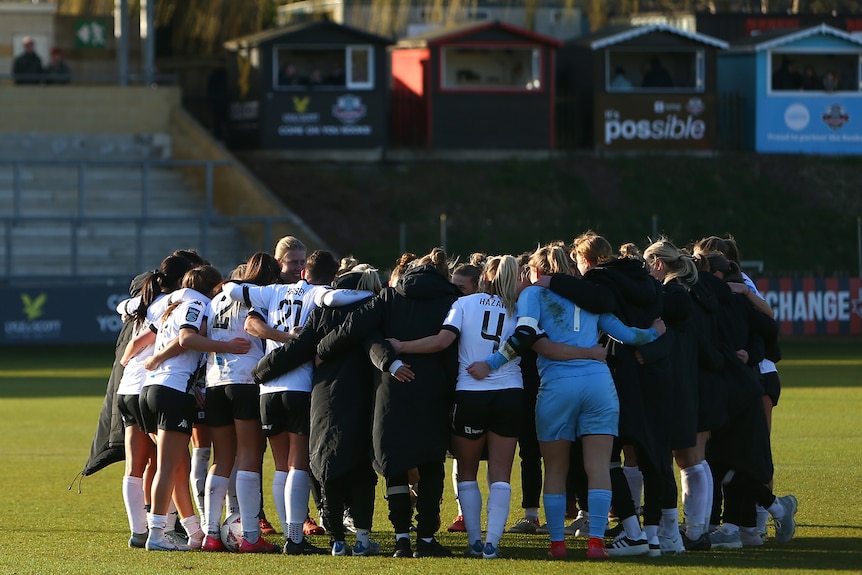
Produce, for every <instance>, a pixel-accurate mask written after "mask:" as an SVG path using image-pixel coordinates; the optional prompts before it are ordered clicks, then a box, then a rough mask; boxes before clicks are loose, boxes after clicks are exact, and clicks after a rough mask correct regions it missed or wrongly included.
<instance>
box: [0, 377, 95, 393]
mask: <svg viewBox="0 0 862 575" xmlns="http://www.w3.org/2000/svg"><path fill="white" fill-rule="evenodd" d="M107 384H108V378H107V376H102V375H100V376H98V377H96V378H91V377H88V378H81V379H71V378H69V377H68V376H67V375H63V376H57V377H56V378H46V377H38V378H20V377H6V376H3V375H2V374H0V399H39V398H44V399H59V398H62V397H105V389H106V387H107Z"/></svg>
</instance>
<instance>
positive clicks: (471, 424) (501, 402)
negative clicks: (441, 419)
mask: <svg viewBox="0 0 862 575" xmlns="http://www.w3.org/2000/svg"><path fill="white" fill-rule="evenodd" d="M523 404H524V390H523V389H517V388H513V389H501V390H499V391H456V392H455V407H454V409H453V410H452V433H453V434H455V435H457V436H458V437H465V438H467V439H479V438H480V437H482V436H483V435H485V433H487V432H488V431H491V432H493V433H496V434H497V435H501V436H503V437H518V435H519V434H520V432H521V420H522V419H523V415H524V405H523Z"/></svg>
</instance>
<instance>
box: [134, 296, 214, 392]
mask: <svg viewBox="0 0 862 575" xmlns="http://www.w3.org/2000/svg"><path fill="white" fill-rule="evenodd" d="M208 303H209V302H208V301H207V302H202V301H199V300H194V301H191V300H187V301H183V302H182V303H180V304H179V305H178V306H177V307H176V308H174V309H173V310H172V311H171V313H170V315H169V316H167V317H166V318H162V319H161V321H160V322H159V324H158V327H159V331H158V333H157V334H156V344H155V347H156V351H159V350H161V349H163V348H164V347H165V346H167V345H168V344H169V343H170V342H171V340H172V339H174V338H175V337H177V336H179V334H180V330H181V329H183V328H191V329H194V330H195V331H197V332H200V329H201V325H203V322H204V319H205V318H206V310H207V304H208ZM202 355H203V354H202V353H201V352H199V351H194V350H191V349H188V350H183V351H182V352H181V353H180V354H179V355H176V356H174V357H171V358H168V359H166V360H165V361H164V362H162V364H161V365H159V367H157V368H156V369H155V370H153V371H150V372H148V374H147V379H146V381H145V382H144V386H145V387H146V386H148V385H164V386H166V387H170V388H171V389H176V390H177V391H182V392H188V391H190V389H189V379H190V378H191V376H192V374H193V373H194V372H195V370H197V368H198V365H199V364H200V360H201V356H202Z"/></svg>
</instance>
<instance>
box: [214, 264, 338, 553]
mask: <svg viewBox="0 0 862 575" xmlns="http://www.w3.org/2000/svg"><path fill="white" fill-rule="evenodd" d="M303 263H304V265H305V272H304V274H305V279H301V280H300V281H298V282H296V283H292V284H275V285H267V286H252V285H244V284H238V283H234V282H227V283H226V284H225V285H224V286H223V288H222V290H223V291H224V293H226V294H227V295H228V296H229V297H230V298H231V299H232V300H234V301H238V302H242V303H244V304H245V305H246V307H248V308H249V309H250V310H251V311H250V312H249V314H248V318H247V319H246V325H245V329H246V331H247V332H249V333H250V334H252V335H255V336H257V337H264V338H266V340H267V342H266V350H267V353H269V352H271V351H273V350H275V349H277V348H279V347H281V345H282V344H283V343H284V342H287V341H290V340H292V339H294V338H295V337H296V335H297V334H298V333H299V331H300V330H301V328H302V327H303V326H304V325H305V322H306V321H307V320H308V316H309V314H310V313H311V312H312V311H313V310H314V309H315V308H316V307H317V304H316V299H317V297H319V296H321V295H322V292H324V291H326V290H328V289H329V284H330V283H331V282H332V280H333V279H335V274H336V272H337V271H338V261H336V259H335V258H334V256H333V255H332V254H331V253H330V252H327V251H323V250H316V251H314V252H312V254H311V255H310V256H309V257H308V260H306V261H304V262H303ZM252 323H253V324H254V325H253V326H252ZM311 382H312V363H311V362H310V361H309V362H306V363H305V364H303V365H301V366H300V367H298V368H296V369H294V370H292V371H290V372H287V373H285V374H282V375H281V376H279V377H277V378H275V379H272V380H271V381H269V382H267V383H266V384H264V385H261V386H260V414H261V425H262V428H263V431H264V435H265V436H266V437H267V438H268V439H269V445H270V447H271V448H272V457H273V461H274V463H275V474H274V475H273V480H272V495H273V499H274V500H275V507H276V509H277V511H278V516H279V519H280V520H281V524H282V529H283V530H284V533H285V534H286V535H287V541H286V542H285V546H284V552H285V553H287V554H289V555H308V554H321V553H326V550H325V549H321V548H319V547H316V546H314V545H312V544H311V542H309V541H308V540H307V539H306V537H305V533H304V530H303V525H304V523H305V521H306V518H307V517H308V496H309V494H310V492H311V477H310V475H309V472H308V471H309V466H308V433H309V419H308V418H309V408H310V397H311Z"/></svg>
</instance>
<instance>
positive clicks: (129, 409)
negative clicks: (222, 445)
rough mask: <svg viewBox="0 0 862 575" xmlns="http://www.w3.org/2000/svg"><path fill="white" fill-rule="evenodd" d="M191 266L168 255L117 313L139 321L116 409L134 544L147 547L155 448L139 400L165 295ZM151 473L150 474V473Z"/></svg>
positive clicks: (131, 542)
mask: <svg viewBox="0 0 862 575" xmlns="http://www.w3.org/2000/svg"><path fill="white" fill-rule="evenodd" d="M191 268H192V264H191V263H190V262H189V261H188V260H187V259H185V258H182V257H177V256H168V257H167V258H165V259H164V261H162V263H161V265H160V266H159V269H158V270H155V271H153V272H151V274H150V276H149V277H148V278H147V279H146V281H145V282H144V284H143V285H142V286H141V293H140V294H137V297H132V298H130V299H127V300H123V301H122V302H121V303H120V305H119V306H118V307H117V311H118V312H120V313H121V315H123V316H128V317H129V318H130V319H129V321H133V322H134V328H133V333H132V339H131V340H130V342H129V343H128V345H126V347H125V349H124V351H123V356H122V358H121V359H120V363H122V364H123V365H124V366H125V370H124V371H123V377H122V379H121V380H120V384H119V386H117V408H118V409H119V411H120V415H121V416H122V418H123V426H124V429H125V449H126V471H125V474H124V475H123V503H124V504H125V506H126V515H127V516H128V518H129V528H130V529H131V532H132V534H131V536H130V537H129V547H143V546H144V545H145V544H146V542H147V511H146V504H147V503H146V502H147V501H148V500H149V498H150V489H151V487H152V482H153V475H154V474H155V472H156V461H155V448H154V446H153V442H152V441H151V440H150V438H149V436H148V435H147V434H146V432H145V431H144V427H143V419H142V417H141V407H140V402H139V398H140V395H141V388H142V387H143V385H144V380H145V379H146V373H147V371H146V369H144V360H145V359H146V358H148V357H150V356H151V355H152V354H153V344H154V343H155V341H156V333H155V332H154V331H152V330H151V329H150V326H151V325H153V324H158V321H159V318H161V316H162V314H163V313H164V311H165V309H166V308H167V306H168V299H167V297H166V295H165V294H168V293H170V292H172V291H174V290H176V289H177V288H178V287H179V285H180V282H181V281H182V279H183V275H185V273H186V272H187V271H188V270H190V269H191ZM145 473H146V475H145Z"/></svg>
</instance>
